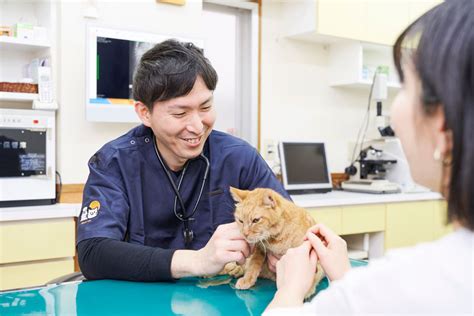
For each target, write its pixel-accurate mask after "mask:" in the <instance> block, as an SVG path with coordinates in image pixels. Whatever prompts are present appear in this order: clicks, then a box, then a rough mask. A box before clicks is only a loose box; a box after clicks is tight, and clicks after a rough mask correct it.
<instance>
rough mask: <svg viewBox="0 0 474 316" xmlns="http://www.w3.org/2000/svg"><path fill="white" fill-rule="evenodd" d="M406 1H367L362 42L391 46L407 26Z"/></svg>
mask: <svg viewBox="0 0 474 316" xmlns="http://www.w3.org/2000/svg"><path fill="white" fill-rule="evenodd" d="M408 15H409V1H408V0H367V18H366V21H365V22H366V23H365V30H364V31H365V32H364V36H363V40H365V41H368V42H373V43H378V44H385V45H389V46H392V45H393V44H394V43H395V40H396V39H397V37H398V35H400V33H401V32H402V31H403V30H404V29H405V27H406V26H407V25H408V19H409V18H408Z"/></svg>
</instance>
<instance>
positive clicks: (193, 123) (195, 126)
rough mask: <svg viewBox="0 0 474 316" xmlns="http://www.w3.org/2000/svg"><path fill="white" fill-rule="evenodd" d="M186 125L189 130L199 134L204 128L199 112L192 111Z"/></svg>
mask: <svg viewBox="0 0 474 316" xmlns="http://www.w3.org/2000/svg"><path fill="white" fill-rule="evenodd" d="M186 127H187V129H188V130H189V131H190V132H193V133H195V134H201V132H202V131H203V129H204V124H203V123H202V118H201V116H200V115H199V113H193V114H192V115H191V116H190V118H189V121H188V125H187V126H186Z"/></svg>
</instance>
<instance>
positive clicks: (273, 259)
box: [267, 252, 281, 273]
mask: <svg viewBox="0 0 474 316" xmlns="http://www.w3.org/2000/svg"><path fill="white" fill-rule="evenodd" d="M280 258H281V257H280V256H276V255H274V254H273V253H271V252H269V253H267V265H268V269H269V270H270V271H272V272H274V273H276V265H277V263H278V260H280Z"/></svg>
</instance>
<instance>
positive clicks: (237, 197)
mask: <svg viewBox="0 0 474 316" xmlns="http://www.w3.org/2000/svg"><path fill="white" fill-rule="evenodd" d="M229 190H230V194H231V195H232V198H233V199H234V201H235V202H238V203H240V202H242V201H243V200H245V198H246V197H247V195H248V194H249V191H247V190H239V189H236V188H234V187H230V188H229Z"/></svg>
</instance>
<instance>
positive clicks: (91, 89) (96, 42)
mask: <svg viewBox="0 0 474 316" xmlns="http://www.w3.org/2000/svg"><path fill="white" fill-rule="evenodd" d="M170 38H175V39H177V40H179V41H182V42H192V43H194V44H195V45H196V46H198V47H201V48H202V47H204V45H203V42H202V41H201V40H195V39H187V38H182V37H175V36H167V35H163V34H153V33H143V32H133V31H122V30H115V29H107V28H101V27H93V26H91V27H88V29H87V53H86V67H87V68H86V69H87V73H86V78H87V85H86V89H87V91H86V116H87V120H89V121H99V122H139V121H140V120H139V119H138V116H137V115H136V114H135V109H134V103H135V101H134V100H133V94H132V89H133V86H132V84H133V75H134V72H135V68H136V66H137V64H138V63H139V61H140V58H141V57H142V55H143V54H144V53H145V52H146V51H147V50H149V49H150V48H152V47H153V46H154V45H155V44H157V43H160V42H163V41H165V40H167V39H170Z"/></svg>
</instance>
